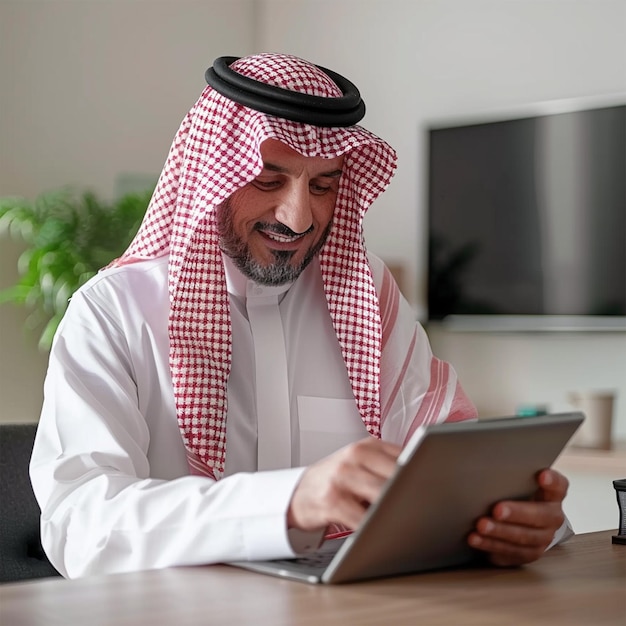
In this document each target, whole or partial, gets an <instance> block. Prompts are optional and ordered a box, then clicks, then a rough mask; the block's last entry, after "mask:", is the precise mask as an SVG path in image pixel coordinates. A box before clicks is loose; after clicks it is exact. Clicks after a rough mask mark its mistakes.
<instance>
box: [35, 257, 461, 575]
mask: <svg viewBox="0 0 626 626" xmlns="http://www.w3.org/2000/svg"><path fill="white" fill-rule="evenodd" d="M167 262H168V259H167V258H160V259H156V260H150V261H143V262H138V263H134V264H130V265H127V266H123V267H119V268H111V269H107V270H105V271H103V272H101V273H99V274H98V275H97V276H95V277H94V278H93V279H92V280H91V281H90V282H89V283H88V284H87V285H85V286H84V287H83V288H81V289H80V290H79V291H78V292H77V293H76V294H75V295H74V296H73V297H72V301H71V303H70V306H69V308H68V311H67V314H66V316H65V317H64V319H63V321H62V323H61V326H60V328H59V331H58V333H57V336H56V338H55V341H54V345H53V347H52V350H51V353H50V363H49V369H48V374H47V377H46V382H45V399H44V405H43V409H42V413H41V418H40V425H39V429H38V433H37V437H36V442H35V447H34V451H33V457H32V461H31V478H32V484H33V488H34V491H35V494H36V496H37V499H38V501H39V504H40V506H41V508H42V521H41V525H42V543H43V545H44V548H45V550H46V553H47V554H48V556H49V558H50V560H51V562H52V563H53V565H54V566H55V567H56V568H57V569H58V570H59V571H60V572H61V574H63V575H64V576H67V577H77V576H85V575H89V574H95V573H109V572H120V571H131V570H140V569H150V568H158V567H167V566H172V565H184V564H199V563H212V562H220V561H228V560H245V559H262V558H282V557H289V556H293V555H294V554H295V553H296V552H300V551H305V550H307V549H311V548H312V547H314V545H315V543H316V542H317V541H318V540H319V533H313V534H309V533H297V532H293V531H288V530H287V528H286V513H287V509H288V506H289V502H290V499H291V496H292V494H293V491H294V489H295V487H296V485H297V482H298V480H299V478H300V476H301V474H302V472H303V471H304V466H306V465H308V464H310V463H312V462H314V461H316V460H317V459H320V458H322V457H324V456H326V455H328V454H329V453H331V452H333V451H335V450H337V449H338V448H340V447H341V446H343V445H345V444H347V443H349V442H352V441H355V440H358V439H360V438H362V437H365V436H367V432H366V429H365V426H364V424H363V422H362V420H361V417H360V415H359V412H358V410H357V408H356V404H355V401H354V396H353V393H352V389H351V386H350V382H349V379H348V375H347V371H346V367H345V364H344V361H343V358H342V356H341V350H340V347H339V344H338V341H337V338H336V335H335V332H334V330H333V327H332V322H331V319H330V316H329V313H328V308H327V304H326V299H325V297H324V295H323V286H322V282H321V275H320V272H319V266H318V264H317V262H316V261H314V262H313V263H312V264H311V265H310V266H309V267H308V268H307V270H305V272H304V273H303V274H302V276H301V277H300V278H299V279H298V280H297V281H296V282H295V283H294V284H293V285H291V286H286V287H284V288H274V287H263V286H260V285H257V284H255V283H252V282H251V281H249V280H247V279H246V278H245V277H243V276H242V275H241V274H240V273H239V272H238V271H237V270H236V269H234V268H233V267H232V266H231V264H230V262H226V263H225V267H226V275H227V284H228V291H229V296H230V308H231V324H232V350H233V351H232V368H231V374H230V378H229V381H228V392H227V393H228V414H227V426H226V441H227V444H226V461H225V473H224V478H222V479H221V480H219V481H217V482H215V481H214V480H212V479H209V478H206V477H202V476H192V475H189V468H188V465H187V460H186V454H185V448H184V446H183V442H182V438H181V434H180V430H179V426H178V422H177V417H176V409H175V404H174V394H173V389H172V378H171V373H170V366H169V338H168V331H167V328H168V314H169V300H168V290H167ZM371 262H372V272H373V276H374V280H375V283H377V284H380V282H381V280H382V274H383V271H384V268H383V265H382V263H381V262H380V260H378V259H376V258H375V257H372V258H371ZM268 297H271V298H275V300H276V302H277V305H278V308H279V317H280V319H279V321H278V327H277V326H276V325H275V326H274V331H271V332H272V341H274V342H275V345H276V350H275V351H273V352H272V354H269V355H267V354H262V355H260V356H261V357H262V360H259V359H258V356H259V355H255V347H256V349H257V351H258V350H259V346H258V343H257V345H256V346H255V338H254V333H253V330H254V328H253V327H251V323H250V319H252V320H253V326H254V324H255V322H254V319H253V318H254V314H253V315H252V317H251V316H249V312H248V310H249V308H250V307H251V306H253V302H252V301H253V300H255V299H258V298H261V299H263V298H268ZM402 307H404V308H405V311H404V313H402V314H399V315H398V317H397V319H398V320H400V321H401V320H404V322H403V323H405V322H406V320H408V319H409V318H411V319H412V318H413V316H412V313H411V312H410V307H408V305H407V304H406V303H405V302H402ZM275 322H276V320H274V323H275ZM398 323H399V322H398ZM411 324H412V325H413V326H414V325H415V323H414V321H411ZM276 328H282V336H281V333H280V332H276ZM417 332H418V336H419V342H418V343H419V345H420V348H419V349H416V350H414V351H413V352H412V356H411V363H410V364H409V366H408V367H405V370H403V373H402V381H401V385H400V387H399V388H398V389H394V396H393V398H394V401H393V402H391V401H390V404H391V406H390V407H388V408H387V410H386V414H387V415H388V416H389V417H388V418H387V420H386V421H385V422H384V423H383V427H382V435H383V438H385V439H387V440H390V441H395V442H397V443H402V442H403V441H405V439H406V437H407V434H408V433H409V429H410V428H411V427H412V423H413V422H414V419H415V403H417V404H419V399H420V397H423V396H424V395H425V394H426V392H427V389H428V386H429V377H428V376H424V375H423V374H424V373H425V372H428V371H429V367H430V361H431V358H432V355H431V352H430V348H429V347H428V342H427V340H426V337H425V335H424V333H423V330H422V329H421V327H419V325H418V327H417ZM265 340H266V344H265V346H266V347H267V345H268V344H267V337H266V338H265ZM281 355H282V356H281ZM281 359H282V361H281ZM279 361H281V362H280V363H279ZM275 366H276V367H277V368H278V369H279V370H280V368H281V367H282V368H284V367H286V368H287V372H288V376H287V381H286V384H285V385H283V386H282V387H281V386H280V385H279V388H278V391H277V390H276V389H274V388H271V389H269V388H268V389H262V388H260V386H259V385H256V384H255V380H256V376H257V374H258V371H260V370H258V368H263V367H267V368H270V369H271V368H273V367H275ZM269 380H270V385H271V384H273V383H271V376H270V377H269ZM283 382H285V381H283ZM448 386H449V387H450V389H451V390H452V391H450V392H449V393H445V392H444V393H443V395H442V394H440V395H442V397H443V398H444V400H443V404H442V405H441V406H440V407H439V409H438V413H437V415H438V416H443V417H436V418H435V420H441V419H445V415H446V412H447V410H448V409H449V407H450V404H451V403H452V398H453V396H454V387H455V386H456V378H455V377H453V378H452V379H451V380H450V381H449V383H448ZM264 391H266V392H267V393H270V394H274V393H278V394H279V395H280V398H279V400H278V404H279V405H280V403H283V405H286V406H288V407H289V415H281V416H279V418H278V419H279V420H282V422H281V423H282V424H283V428H282V430H281V432H282V433H283V435H284V434H285V433H288V434H287V439H285V438H284V436H283V440H286V441H290V448H289V449H288V450H286V449H285V446H284V442H283V443H281V442H280V441H278V442H277V445H276V447H275V448H274V450H275V451H276V457H277V459H279V460H278V462H277V464H276V465H275V466H274V467H275V468H272V469H266V467H267V464H266V461H265V460H263V459H267V458H268V456H271V454H272V441H271V436H270V437H269V438H268V433H271V424H270V430H267V429H266V428H264V427H263V426H262V424H260V423H257V407H258V406H259V405H263V403H264V402H265V403H267V397H265V400H264V399H263V392H264ZM412 398H414V399H415V401H412V400H410V399H412ZM269 406H271V402H270V404H269ZM259 438H260V439H261V441H259ZM263 446H265V449H266V452H265V453H262V455H261V457H262V458H261V464H260V465H261V467H260V466H259V449H260V448H261V449H263ZM268 446H269V448H268ZM267 450H269V453H268V452H267ZM259 470H261V471H259Z"/></svg>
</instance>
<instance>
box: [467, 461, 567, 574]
mask: <svg viewBox="0 0 626 626" xmlns="http://www.w3.org/2000/svg"><path fill="white" fill-rule="evenodd" d="M537 483H538V485H539V488H538V489H537V492H536V493H535V496H534V497H533V499H532V500H529V501H509V500H506V501H502V502H498V503H497V504H496V505H495V506H494V507H493V510H492V511H491V516H490V517H488V516H486V517H481V518H480V519H479V520H478V522H477V523H476V528H475V530H474V531H473V532H472V533H470V535H469V537H468V542H469V544H470V546H472V547H473V548H477V549H478V550H483V551H484V552H486V553H487V554H488V558H489V561H490V562H491V563H493V564H494V565H500V566H503V567H511V566H515V565H523V564H524V563H530V562H532V561H535V560H537V559H538V558H539V557H541V555H542V554H543V553H544V552H545V550H546V548H547V547H548V546H549V545H550V543H551V542H552V539H553V538H554V534H555V533H556V531H557V530H558V529H559V528H560V527H561V525H562V524H563V522H564V520H565V516H564V514H563V508H562V503H563V499H564V498H565V496H566V494H567V489H568V487H569V482H568V480H567V478H565V476H563V475H562V474H559V472H556V471H555V470H549V469H547V470H543V471H542V472H540V473H539V475H538V476H537Z"/></svg>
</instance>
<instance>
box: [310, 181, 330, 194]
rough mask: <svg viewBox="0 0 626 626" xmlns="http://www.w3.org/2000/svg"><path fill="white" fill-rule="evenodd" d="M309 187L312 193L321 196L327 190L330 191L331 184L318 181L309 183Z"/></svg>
mask: <svg viewBox="0 0 626 626" xmlns="http://www.w3.org/2000/svg"><path fill="white" fill-rule="evenodd" d="M309 189H310V190H311V193H312V194H315V195H316V196H321V195H324V194H325V193H326V192H327V191H330V189H331V186H330V185H320V184H319V183H311V184H310V185H309Z"/></svg>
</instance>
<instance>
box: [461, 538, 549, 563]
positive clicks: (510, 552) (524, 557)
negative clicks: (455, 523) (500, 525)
mask: <svg viewBox="0 0 626 626" xmlns="http://www.w3.org/2000/svg"><path fill="white" fill-rule="evenodd" d="M468 543H469V545H470V546H472V547H473V548H476V549H477V550H481V551H483V552H486V553H487V554H488V558H489V561H490V562H491V563H492V564H493V565H498V566H500V567H512V566H517V565H523V564H525V563H532V562H533V561H536V560H537V559H538V558H540V557H541V555H542V554H543V552H544V548H543V547H541V546H534V545H530V546H526V545H518V544H512V543H508V542H507V541H502V540H500V539H496V538H492V537H484V536H482V535H479V534H477V533H471V534H470V536H469V537H468Z"/></svg>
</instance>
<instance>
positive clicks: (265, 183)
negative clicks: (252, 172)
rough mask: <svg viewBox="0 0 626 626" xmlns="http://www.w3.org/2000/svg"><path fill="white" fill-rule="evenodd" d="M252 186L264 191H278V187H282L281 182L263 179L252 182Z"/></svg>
mask: <svg viewBox="0 0 626 626" xmlns="http://www.w3.org/2000/svg"><path fill="white" fill-rule="evenodd" d="M252 184H253V185H254V186H255V187H256V188H257V189H261V190H262V191H271V190H272V189H276V188H277V187H279V186H280V181H279V180H276V179H275V178H274V179H269V180H268V179H263V178H256V179H255V180H253V181H252Z"/></svg>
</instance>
